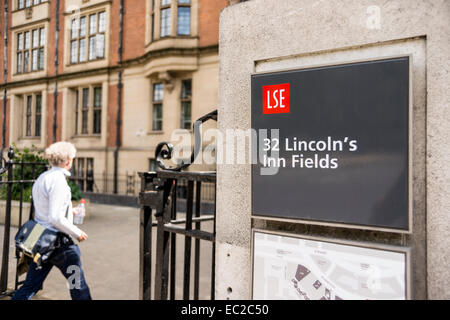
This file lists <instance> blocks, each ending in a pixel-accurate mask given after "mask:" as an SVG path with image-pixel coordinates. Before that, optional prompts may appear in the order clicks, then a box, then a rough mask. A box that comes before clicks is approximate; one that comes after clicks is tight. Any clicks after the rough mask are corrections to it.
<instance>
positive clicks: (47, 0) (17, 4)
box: [14, 0, 49, 12]
mask: <svg viewBox="0 0 450 320" xmlns="http://www.w3.org/2000/svg"><path fill="white" fill-rule="evenodd" d="M19 1H21V0H14V12H15V11H20V10H25V9H27V8H32V7H35V6H39V5H41V4H44V3H45V2H49V0H39V3H36V4H35V3H34V2H35V0H30V2H31V5H29V6H26V2H27V0H22V1H23V7H22V8H20V7H19Z"/></svg>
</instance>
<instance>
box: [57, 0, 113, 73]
mask: <svg viewBox="0 0 450 320" xmlns="http://www.w3.org/2000/svg"><path fill="white" fill-rule="evenodd" d="M88 4H89V2H88ZM102 11H104V12H105V15H106V21H105V33H104V35H105V42H104V57H103V58H100V59H95V60H89V56H87V58H86V61H84V62H78V63H71V59H70V58H71V50H70V48H71V25H72V20H73V19H74V18H75V17H78V18H80V17H83V16H87V19H89V15H91V14H94V13H97V14H98V13H99V12H102ZM64 15H65V22H64V23H65V32H64V35H63V36H64V64H63V66H64V72H77V71H83V70H85V69H86V68H93V69H94V68H103V67H107V66H108V63H109V43H110V32H109V30H110V24H111V1H102V2H98V3H94V4H93V5H90V6H86V7H82V8H81V9H80V11H78V12H65V13H64ZM87 32H88V30H87ZM87 39H89V37H87ZM88 47H89V43H88V42H87V43H86V54H88Z"/></svg>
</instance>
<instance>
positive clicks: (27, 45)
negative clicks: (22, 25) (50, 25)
mask: <svg viewBox="0 0 450 320" xmlns="http://www.w3.org/2000/svg"><path fill="white" fill-rule="evenodd" d="M44 47H45V28H36V29H33V30H30V31H25V32H20V33H18V34H17V50H16V58H17V61H16V72H17V73H28V72H34V71H39V70H44V55H45V53H44Z"/></svg>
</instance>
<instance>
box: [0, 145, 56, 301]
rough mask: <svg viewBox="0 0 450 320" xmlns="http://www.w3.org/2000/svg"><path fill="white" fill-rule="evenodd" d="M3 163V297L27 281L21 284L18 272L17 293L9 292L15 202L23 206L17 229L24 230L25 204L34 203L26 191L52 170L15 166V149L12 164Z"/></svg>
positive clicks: (33, 164)
mask: <svg viewBox="0 0 450 320" xmlns="http://www.w3.org/2000/svg"><path fill="white" fill-rule="evenodd" d="M2 160H3V164H2V167H1V168H0V177H1V180H0V195H1V196H2V199H1V200H0V201H5V210H4V212H0V215H3V216H4V224H3V226H1V225H0V228H3V248H2V264H1V273H0V296H2V295H10V294H12V293H13V292H14V290H17V288H18V286H19V285H20V284H22V283H23V281H19V276H18V274H17V272H16V273H15V283H14V290H11V288H8V273H9V263H10V261H9V253H10V252H9V250H10V245H11V244H10V237H11V227H12V221H11V218H12V211H13V210H12V206H13V200H15V201H17V202H16V206H17V205H18V206H19V211H18V222H17V227H20V226H22V225H23V223H25V222H26V220H25V221H24V210H23V209H24V202H29V201H30V199H29V195H30V194H29V192H26V191H27V190H29V188H31V186H32V185H33V183H34V181H35V179H36V178H37V177H38V176H39V175H40V174H41V173H42V172H44V171H46V170H47V169H48V165H47V163H43V162H42V163H41V162H15V161H14V151H13V149H12V148H11V147H10V148H9V152H8V160H4V159H2ZM13 189H14V190H13ZM26 194H27V195H26ZM26 197H28V199H26ZM30 214H31V211H30V212H28V213H27V216H26V218H27V219H28V218H30ZM16 257H17V255H16ZM16 266H17V263H16Z"/></svg>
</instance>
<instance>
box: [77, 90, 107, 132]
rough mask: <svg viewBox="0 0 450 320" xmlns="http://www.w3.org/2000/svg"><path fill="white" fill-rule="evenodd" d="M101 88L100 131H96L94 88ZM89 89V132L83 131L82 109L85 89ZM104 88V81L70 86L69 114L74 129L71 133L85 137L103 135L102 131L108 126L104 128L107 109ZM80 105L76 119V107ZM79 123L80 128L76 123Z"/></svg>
mask: <svg viewBox="0 0 450 320" xmlns="http://www.w3.org/2000/svg"><path fill="white" fill-rule="evenodd" d="M99 87H100V88H101V90H102V91H101V107H100V108H99V110H100V132H99V133H94V109H96V108H95V107H94V89H95V88H99ZM86 88H88V89H89V96H88V116H87V130H88V132H87V133H82V115H83V114H82V111H83V89H86ZM103 91H104V88H103V84H102V83H97V82H96V83H91V84H84V85H83V84H80V85H79V86H77V87H71V88H70V95H71V99H69V105H68V107H69V108H68V110H69V115H70V117H69V118H70V119H71V120H72V123H71V124H70V126H71V128H72V130H71V135H72V136H73V137H76V138H83V137H101V135H102V133H103V131H104V130H106V128H103V121H102V119H103V114H104V113H105V112H107V111H106V105H105V101H104V92H103ZM77 96H78V106H77ZM77 107H78V119H76V108H77ZM76 124H77V125H78V129H76V128H75V125H76Z"/></svg>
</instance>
